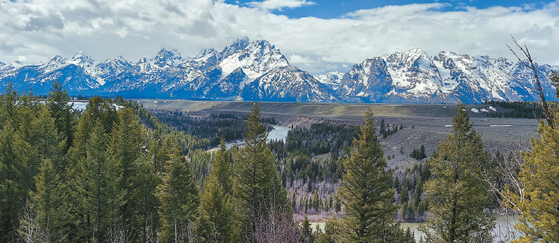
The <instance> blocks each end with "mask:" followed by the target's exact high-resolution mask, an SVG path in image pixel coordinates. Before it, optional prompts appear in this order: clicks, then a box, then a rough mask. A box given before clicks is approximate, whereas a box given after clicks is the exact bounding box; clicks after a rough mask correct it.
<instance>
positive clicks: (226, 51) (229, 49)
mask: <svg viewBox="0 0 559 243" xmlns="http://www.w3.org/2000/svg"><path fill="white" fill-rule="evenodd" d="M249 44H250V40H249V39H248V37H246V36H245V37H243V38H240V39H237V40H236V41H234V42H233V43H232V44H231V45H228V46H226V47H225V48H223V50H222V51H221V53H220V54H221V56H222V58H226V57H228V56H230V55H233V54H235V53H236V52H238V51H240V50H243V49H245V48H246V47H247V46H248V45H249Z"/></svg>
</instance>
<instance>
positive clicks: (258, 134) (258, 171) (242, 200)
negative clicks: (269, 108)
mask: <svg viewBox="0 0 559 243" xmlns="http://www.w3.org/2000/svg"><path fill="white" fill-rule="evenodd" d="M246 126H247V131H246V133H245V142H246V146H245V147H244V148H243V149H241V150H240V151H239V153H238V154H237V155H236V157H235V176H234V177H235V181H234V188H233V191H234V195H235V197H236V200H237V202H238V208H237V215H238V216H239V219H240V220H241V223H242V224H241V230H242V231H243V232H244V233H242V234H241V235H246V236H248V239H246V241H254V240H255V239H254V238H253V235H252V234H254V232H256V229H257V227H256V221H255V219H257V218H260V217H266V216H267V215H269V212H270V210H271V209H272V207H275V208H285V207H287V205H288V203H287V193H286V191H285V189H284V188H283V187H282V186H281V182H280V179H279V176H278V172H277V170H276V166H275V159H274V156H273V154H272V152H271V151H270V149H269V148H268V146H267V145H266V138H267V136H268V132H267V131H266V129H265V127H264V126H263V125H262V123H261V122H260V108H259V107H258V104H256V103H255V105H254V107H253V108H252V113H251V114H250V115H249V118H248V121H247V123H246Z"/></svg>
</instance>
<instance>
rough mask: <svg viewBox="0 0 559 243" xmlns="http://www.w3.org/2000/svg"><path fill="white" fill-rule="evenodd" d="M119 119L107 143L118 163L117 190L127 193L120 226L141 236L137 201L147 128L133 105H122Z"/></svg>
mask: <svg viewBox="0 0 559 243" xmlns="http://www.w3.org/2000/svg"><path fill="white" fill-rule="evenodd" d="M117 116H118V119H117V121H118V122H115V123H114V125H113V131H112V133H111V138H110V142H109V146H108V148H109V149H108V153H109V154H110V160H111V163H112V164H114V165H115V166H116V170H117V171H116V174H115V175H114V176H115V177H116V178H118V179H119V181H118V190H121V191H122V192H123V193H124V195H123V196H124V198H123V204H122V205H121V207H120V214H121V216H120V217H121V219H122V223H121V225H120V227H123V228H124V229H126V230H128V231H131V232H132V233H133V234H134V235H136V236H139V235H140V231H141V229H142V222H141V218H140V217H137V215H141V214H142V212H141V208H140V207H139V206H138V203H139V202H141V198H138V196H139V195H138V193H137V192H138V191H137V190H136V188H138V187H140V186H141V185H138V182H139V181H138V178H137V177H138V176H139V173H138V172H139V171H138V170H139V169H140V168H139V165H140V163H139V159H140V157H142V155H143V153H144V149H143V148H142V147H143V146H145V145H146V142H145V140H146V137H145V134H146V131H145V130H144V129H143V128H142V126H141V125H140V121H139V119H138V118H137V117H136V116H135V115H134V111H133V110H132V109H131V108H123V109H120V110H118V112H117Z"/></svg>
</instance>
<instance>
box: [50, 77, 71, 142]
mask: <svg viewBox="0 0 559 243" xmlns="http://www.w3.org/2000/svg"><path fill="white" fill-rule="evenodd" d="M52 85H53V87H52V88H51V90H50V92H49V96H48V98H47V102H46V105H47V107H48V109H49V112H50V114H51V117H52V118H53V119H54V125H55V126H56V131H57V134H58V136H59V137H61V138H63V140H65V141H66V144H65V147H64V153H66V151H68V149H70V147H71V146H72V143H73V141H74V133H73V131H72V127H73V125H74V124H73V123H74V121H75V119H74V114H73V112H72V105H70V104H69V102H70V96H68V92H67V91H66V90H63V89H62V85H61V84H60V83H59V82H58V81H55V82H54V83H53V84H52Z"/></svg>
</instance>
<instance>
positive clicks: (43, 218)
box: [28, 159, 64, 242]
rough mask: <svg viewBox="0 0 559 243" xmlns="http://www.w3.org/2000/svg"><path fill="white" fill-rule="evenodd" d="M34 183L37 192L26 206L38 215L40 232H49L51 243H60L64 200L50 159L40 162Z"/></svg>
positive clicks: (62, 233) (57, 176)
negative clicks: (30, 206)
mask: <svg viewBox="0 0 559 243" xmlns="http://www.w3.org/2000/svg"><path fill="white" fill-rule="evenodd" d="M35 181H36V185H37V191H36V192H34V193H32V200H31V202H29V203H28V206H29V205H34V210H35V211H36V212H37V213H38V215H39V217H38V218H37V221H38V222H36V223H37V225H38V226H39V227H40V229H41V230H42V231H46V232H49V235H48V236H47V237H48V238H50V240H51V241H53V242H57V241H60V240H62V239H63V238H64V232H63V231H62V230H61V228H62V225H63V222H64V218H63V214H64V211H63V210H64V208H63V203H64V201H63V200H64V198H63V195H62V190H61V189H60V186H61V184H62V183H60V176H59V175H58V172H57V171H56V168H55V166H54V164H53V163H52V161H51V160H50V159H42V160H41V166H40V168H39V174H38V175H37V176H36V177H35Z"/></svg>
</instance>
